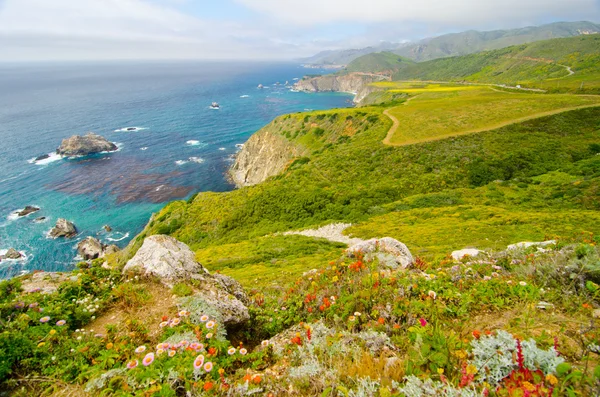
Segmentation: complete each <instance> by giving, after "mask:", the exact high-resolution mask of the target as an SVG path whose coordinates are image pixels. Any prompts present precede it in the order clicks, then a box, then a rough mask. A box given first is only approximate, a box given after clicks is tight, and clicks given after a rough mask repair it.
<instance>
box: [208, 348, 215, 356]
mask: <svg viewBox="0 0 600 397" xmlns="http://www.w3.org/2000/svg"><path fill="white" fill-rule="evenodd" d="M216 353H217V349H215V348H214V347H210V348H209V349H208V354H210V355H213V356H214V355H215V354H216Z"/></svg>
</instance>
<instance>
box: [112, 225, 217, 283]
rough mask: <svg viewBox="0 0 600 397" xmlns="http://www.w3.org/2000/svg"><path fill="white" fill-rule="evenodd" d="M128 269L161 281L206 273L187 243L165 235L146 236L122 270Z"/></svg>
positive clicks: (195, 277) (198, 276)
mask: <svg viewBox="0 0 600 397" xmlns="http://www.w3.org/2000/svg"><path fill="white" fill-rule="evenodd" d="M128 271H139V272H141V273H142V274H143V275H145V276H156V277H158V278H160V279H161V280H163V281H175V280H187V279H190V278H192V279H202V278H203V276H204V275H207V274H208V270H206V269H205V268H204V267H203V266H202V265H201V264H199V263H198V262H196V258H195V255H194V253H193V252H192V250H191V249H190V248H189V247H188V246H187V245H185V244H184V243H182V242H180V241H177V240H176V239H175V238H173V237H170V236H165V235H156V236H150V237H146V239H145V240H144V244H142V247H141V248H140V249H139V250H138V251H137V253H136V254H135V256H134V257H133V258H131V259H130V260H129V261H128V262H127V264H126V265H125V267H124V268H123V272H128Z"/></svg>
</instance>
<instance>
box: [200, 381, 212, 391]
mask: <svg viewBox="0 0 600 397" xmlns="http://www.w3.org/2000/svg"><path fill="white" fill-rule="evenodd" d="M213 387H214V384H213V383H212V382H211V381H208V382H206V383H205V384H204V386H203V387H202V388H203V389H204V391H209V390H210V389H212V388H213Z"/></svg>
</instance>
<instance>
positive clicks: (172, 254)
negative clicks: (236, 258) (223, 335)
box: [123, 235, 250, 325]
mask: <svg viewBox="0 0 600 397" xmlns="http://www.w3.org/2000/svg"><path fill="white" fill-rule="evenodd" d="M129 271H140V272H141V273H142V274H143V275H146V276H156V277H159V278H160V279H161V281H163V283H165V284H167V285H172V284H173V283H174V282H176V281H183V280H190V279H193V280H197V281H199V282H197V283H196V285H197V289H198V290H197V291H196V293H195V295H193V296H192V297H190V298H189V299H190V301H192V302H195V303H194V306H201V307H209V308H211V309H212V310H214V311H216V312H218V313H219V317H220V319H221V321H223V322H224V323H225V324H226V325H236V324H240V323H243V322H246V321H248V320H249V319H250V315H249V313H248V307H247V306H246V305H247V304H248V302H249V301H248V297H247V295H246V293H245V292H244V290H243V288H242V286H241V285H240V284H239V283H238V282H237V281H235V280H234V279H232V278H230V277H227V276H223V275H220V274H215V275H211V274H210V273H209V272H208V270H206V269H205V268H204V266H202V265H201V264H200V263H198V262H196V259H195V255H194V252H193V251H192V250H191V249H190V248H189V247H188V246H187V245H185V244H184V243H182V242H180V241H177V240H176V239H174V238H173V237H170V236H165V235H156V236H150V237H146V239H145V240H144V244H142V247H141V248H140V249H139V250H138V252H137V253H136V254H135V256H134V257H133V258H131V259H130V260H129V261H128V262H127V264H126V265H125V267H124V268H123V272H124V273H125V272H129ZM188 310H189V309H188Z"/></svg>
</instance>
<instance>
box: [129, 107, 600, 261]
mask: <svg viewBox="0 0 600 397" xmlns="http://www.w3.org/2000/svg"><path fill="white" fill-rule="evenodd" d="M380 112H381V109H379V108H370V109H361V110H360V111H359V110H352V109H349V110H344V111H343V113H342V112H340V111H330V112H319V113H312V114H310V115H306V116H304V117H302V116H303V115H293V116H286V117H287V120H285V121H286V122H288V123H289V124H286V125H285V127H284V125H283V121H282V131H281V133H282V134H286V133H288V132H289V131H286V130H285V129H286V128H291V127H293V126H294V125H295V126H296V128H297V129H296V130H295V131H294V132H293V134H294V135H295V137H294V138H292V139H294V140H296V141H297V142H298V141H302V140H304V141H309V142H311V146H312V147H313V148H314V150H313V152H312V154H311V155H310V156H309V157H305V158H302V159H298V160H297V161H296V162H294V163H292V164H291V165H290V166H289V168H288V169H287V171H286V172H284V173H283V174H282V175H280V176H278V177H275V178H271V179H270V180H268V181H267V182H264V183H262V184H260V185H257V186H253V187H249V188H243V189H239V190H236V191H233V192H229V193H223V194H215V193H202V194H199V195H198V196H197V197H196V198H195V199H194V200H193V201H191V202H190V203H185V202H174V203H171V204H170V205H168V206H167V207H166V208H165V209H164V210H163V211H161V212H160V214H158V216H157V217H155V219H154V221H153V222H151V223H150V224H149V227H148V229H147V230H146V231H145V233H144V234H143V235H148V234H155V233H168V234H172V235H174V236H175V237H177V238H178V239H180V240H182V241H184V242H186V243H188V244H190V245H191V246H192V247H193V248H195V249H198V248H201V247H208V246H211V245H218V244H222V243H235V242H240V241H243V240H247V239H250V238H254V237H260V236H264V235H267V234H269V233H273V232H279V231H285V230H290V229H296V228H302V227H306V226H311V225H317V224H324V223H329V222H331V221H340V220H344V221H349V222H359V221H365V220H367V219H369V218H371V217H372V216H374V215H378V214H384V213H386V212H388V210H386V209H385V208H384V207H383V206H384V205H386V204H388V203H391V202H394V201H397V200H400V199H402V198H405V197H409V196H412V195H415V194H424V193H433V192H441V191H445V190H447V189H450V188H452V189H456V188H469V187H473V186H483V185H486V184H488V183H491V182H493V181H494V180H511V179H515V178H521V179H523V178H525V179H523V180H524V181H525V182H524V183H526V184H527V183H529V182H526V181H527V180H528V179H527V178H532V177H535V176H538V175H542V174H545V173H547V172H550V171H555V170H559V169H563V168H566V167H571V166H572V164H573V163H575V162H577V161H580V160H583V159H586V158H591V157H593V156H594V155H595V153H596V152H597V151H598V147H597V145H598V140H599V131H598V123H597V120H598V117H600V109H597V108H596V109H594V108H592V109H584V110H579V111H572V112H567V113H564V114H560V115H556V116H552V117H546V118H542V119H538V120H533V121H529V122H526V123H522V124H516V125H511V126H508V127H505V128H502V129H499V130H496V131H489V132H484V133H479V134H474V135H469V136H461V137H455V138H450V139H445V140H440V141H436V142H428V143H422V144H415V145H409V146H403V147H388V146H385V145H383V144H382V143H381V141H382V140H383V138H384V137H385V134H386V132H387V130H388V129H389V127H390V123H389V120H387V119H386V118H383V117H381V116H380ZM332 118H333V119H335V120H334V121H333V123H335V125H338V126H341V125H345V126H346V127H349V126H351V125H352V123H353V122H354V119H355V118H361V119H365V120H370V123H368V124H363V125H362V127H361V128H360V129H357V130H353V131H352V135H351V136H350V135H339V136H336V135H331V134H328V133H327V132H323V133H321V132H320V131H319V129H318V128H320V127H318V125H319V122H323V121H325V120H327V122H328V123H332V121H331V120H332ZM281 120H283V118H282V119H281ZM303 125H304V129H301V127H302V126H303ZM314 125H316V126H314ZM307 126H311V127H310V129H307V128H306V127H307ZM346 130H347V129H340V131H346ZM315 132H318V133H317V134H315ZM294 135H292V136H294ZM317 135H318V136H317ZM344 136H346V138H344ZM318 147H320V148H318ZM589 193H590V192H583V191H582V192H573V194H574V196H573V202H574V203H575V204H574V205H575V208H589V205H590V202H589V200H587V201H586V199H585V197H584V196H585V195H587V194H589ZM569 203H571V201H569ZM577 203H579V204H577ZM583 203H586V204H585V206H584V205H583ZM517 207H518V206H517ZM548 207H549V208H555V209H560V208H562V207H563V203H562V202H556V201H551V200H549V201H548ZM568 207H569V209H573V208H574V207H573V205H571V204H569V206H568ZM590 209H591V208H590ZM594 209H597V208H595V207H594ZM142 237H143V236H142ZM142 237H139V238H138V239H141V238H142Z"/></svg>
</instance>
